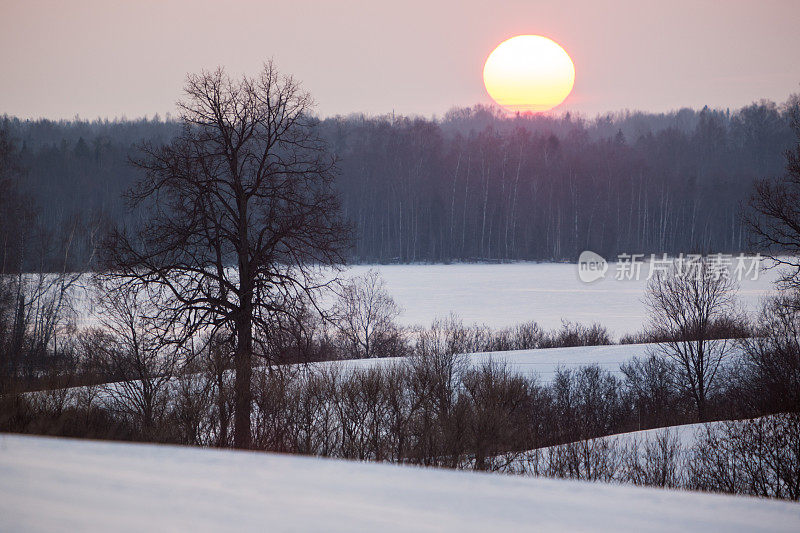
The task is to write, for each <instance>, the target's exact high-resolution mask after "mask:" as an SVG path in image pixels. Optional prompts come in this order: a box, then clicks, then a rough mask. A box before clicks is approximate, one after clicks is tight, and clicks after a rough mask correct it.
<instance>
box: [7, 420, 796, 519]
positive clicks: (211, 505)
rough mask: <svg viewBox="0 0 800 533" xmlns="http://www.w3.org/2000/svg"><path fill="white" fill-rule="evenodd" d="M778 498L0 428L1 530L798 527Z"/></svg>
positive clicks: (790, 509) (793, 507)
mask: <svg viewBox="0 0 800 533" xmlns="http://www.w3.org/2000/svg"><path fill="white" fill-rule="evenodd" d="M798 529H800V505H798V504H796V503H788V502H782V501H773V500H764V499H756V498H745V497H736V496H723V495H715V494H702V493H689V492H681V491H668V490H659V489H648V488H640V487H630V486H612V485H604V484H599V483H585V482H576V481H563V480H549V479H538V478H527V477H517V476H501V475H495V474H479V473H469V472H457V471H450V470H435V469H423V468H418V467H406V466H396V465H386V464H370V463H354V462H345V461H339V460H330V459H319V458H311V457H300V456H287V455H277V454H266V453H252V452H235V451H220V450H209V449H200V448H181V447H172V446H159V445H148V444H121V443H110V442H96V441H80V440H69V439H57V438H46V437H30V436H17V435H0V530H3V531H15V532H16V531H194V532H199V531H444V530H446V531H615V532H618V531H644V530H647V531H704V532H706V531H797V530H798Z"/></svg>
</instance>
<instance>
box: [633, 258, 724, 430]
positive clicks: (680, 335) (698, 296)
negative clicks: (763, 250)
mask: <svg viewBox="0 0 800 533" xmlns="http://www.w3.org/2000/svg"><path fill="white" fill-rule="evenodd" d="M736 290H737V285H736V282H735V281H734V280H733V279H731V278H730V277H728V275H727V273H725V272H720V271H717V270H716V269H715V268H714V267H712V263H711V261H710V260H709V259H707V258H703V259H701V260H700V261H698V262H697V263H696V264H695V265H693V266H692V267H691V268H689V269H684V270H683V271H682V269H680V268H673V269H672V270H671V271H669V272H661V273H659V274H658V275H656V276H654V277H653V278H652V279H651V280H650V282H649V284H648V287H647V294H646V297H645V304H646V306H647V308H648V309H649V311H650V327H651V328H652V333H653V334H654V336H655V337H656V338H658V339H660V342H659V344H658V345H657V348H656V352H658V353H659V354H661V355H663V356H666V357H667V358H668V359H670V360H671V361H672V362H673V363H674V367H675V370H676V376H675V377H676V380H675V381H676V383H677V384H678V385H679V386H680V387H681V388H682V389H683V391H684V392H685V393H687V394H688V395H689V396H690V397H691V398H692V400H693V401H694V403H695V406H696V408H697V416H698V418H699V420H700V421H701V422H702V421H705V420H706V418H707V415H708V409H707V408H708V397H709V395H710V394H711V393H712V392H713V389H714V387H715V386H716V385H717V382H718V379H717V377H718V375H719V371H720V369H721V367H722V364H723V362H724V360H725V358H726V357H727V356H728V355H729V353H730V351H731V348H732V347H733V341H732V340H731V339H728V338H727V337H728V335H727V334H726V331H729V330H731V328H730V325H731V324H736V323H737V320H738V313H737V311H736V307H735V295H736Z"/></svg>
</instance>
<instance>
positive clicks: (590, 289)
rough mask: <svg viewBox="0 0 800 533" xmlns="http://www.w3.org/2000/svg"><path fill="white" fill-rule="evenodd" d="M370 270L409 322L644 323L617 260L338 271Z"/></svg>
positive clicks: (764, 290) (632, 285)
mask: <svg viewBox="0 0 800 533" xmlns="http://www.w3.org/2000/svg"><path fill="white" fill-rule="evenodd" d="M370 269H375V270H377V271H378V272H380V274H381V276H382V277H383V279H384V280H385V282H386V287H387V289H388V291H389V293H390V294H391V296H392V297H393V298H394V299H395V301H396V302H397V303H398V304H399V305H400V306H401V307H402V308H403V312H402V314H401V316H400V317H399V319H398V321H399V322H400V323H401V324H403V325H407V326H411V325H429V324H430V323H431V322H432V321H433V320H434V319H436V318H440V317H446V316H447V315H449V314H450V313H451V312H453V313H456V314H457V315H458V316H459V317H460V318H461V319H462V320H463V321H464V322H465V323H466V324H486V325H487V326H490V327H493V328H500V327H505V326H511V325H514V324H518V323H521V322H527V321H530V320H535V321H536V322H538V323H539V325H541V326H542V327H544V328H546V329H550V328H555V327H558V326H560V325H561V321H562V320H570V321H573V322H581V323H587V324H588V323H591V322H599V323H601V324H603V325H604V326H606V328H608V330H609V331H610V332H611V333H612V335H613V336H614V337H619V336H620V335H624V334H626V333H634V332H637V331H639V330H641V329H642V327H643V326H644V325H645V323H646V321H647V311H646V309H645V307H644V304H643V301H642V300H643V297H644V294H645V288H646V286H647V280H646V275H643V276H642V277H641V278H640V279H639V280H622V281H621V280H617V279H616V276H615V271H616V264H615V263H610V264H609V270H608V274H607V275H606V278H605V279H601V280H598V281H595V282H592V283H584V282H582V281H581V280H580V279H579V278H578V266H577V265H576V264H574V263H524V262H520V263H507V264H489V263H457V264H449V265H444V264H415V265H355V266H352V267H349V268H348V269H347V270H345V271H344V272H342V273H341V274H340V277H342V278H348V277H352V276H359V275H363V274H365V273H366V272H367V271H369V270H370ZM776 278H777V271H776V270H762V271H761V272H760V274H759V277H758V279H757V280H755V281H753V280H749V279H748V280H745V281H742V282H741V283H740V289H739V291H738V300H739V303H740V305H741V307H742V308H743V309H745V310H746V311H748V312H750V313H754V312H756V311H757V310H758V308H759V305H760V302H761V300H762V298H763V297H764V296H765V295H766V294H768V293H769V292H770V291H772V290H773V284H774V281H775V279H776ZM84 294H85V293H84ZM82 300H83V302H82V304H81V305H80V307H81V310H82V312H81V313H80V314H81V316H80V317H79V326H87V325H90V324H91V323H93V321H94V316H93V315H94V310H93V309H92V305H91V303H90V302H89V298H87V297H86V296H85V295H84V296H83V298H82ZM326 300H328V298H326ZM331 301H332V300H331ZM329 303H330V301H329ZM323 305H325V304H324V303H323Z"/></svg>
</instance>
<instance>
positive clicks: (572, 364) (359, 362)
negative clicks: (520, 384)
mask: <svg viewBox="0 0 800 533" xmlns="http://www.w3.org/2000/svg"><path fill="white" fill-rule="evenodd" d="M654 347H655V345H654V344H622V345H620V344H612V345H608V346H576V347H571V348H542V349H537V350H513V351H509V352H484V353H473V354H466V355H464V362H465V363H466V364H468V365H471V366H474V367H477V366H480V365H482V364H484V363H488V362H489V361H492V362H494V363H498V364H503V365H506V366H507V368H508V369H509V370H510V371H512V372H514V373H519V374H522V375H525V376H528V377H533V376H537V377H538V378H539V380H540V382H542V383H548V382H550V381H551V380H552V378H553V376H554V375H555V373H556V370H557V369H558V368H577V367H580V366H585V365H592V364H596V365H598V366H600V367H601V368H603V369H605V370H608V371H609V372H611V373H613V374H617V375H618V376H621V375H622V372H621V371H620V368H619V367H620V365H621V364H622V363H627V362H628V361H630V360H631V359H633V358H635V357H644V356H646V355H647V353H648V351H649V350H652V349H654ZM404 362H405V359H404V358H399V357H389V358H383V359H348V360H343V361H333V362H325V363H314V364H313V366H314V367H318V368H323V367H325V366H326V365H336V366H338V367H339V368H342V369H356V368H360V369H365V368H374V367H385V366H390V365H394V364H402V363H404Z"/></svg>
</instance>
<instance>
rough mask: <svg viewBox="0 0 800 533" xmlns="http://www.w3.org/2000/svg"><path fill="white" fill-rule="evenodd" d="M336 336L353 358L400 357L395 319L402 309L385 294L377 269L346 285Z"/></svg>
mask: <svg viewBox="0 0 800 533" xmlns="http://www.w3.org/2000/svg"><path fill="white" fill-rule="evenodd" d="M336 315H337V318H338V320H337V323H336V328H337V333H338V335H339V337H340V338H341V339H342V340H343V341H344V344H345V348H346V350H347V351H348V352H349V355H350V357H353V358H369V357H385V356H390V355H397V354H396V353H395V352H396V351H397V350H396V348H397V346H398V344H399V343H400V339H399V336H400V332H399V331H398V328H397V326H396V325H395V323H394V320H395V319H396V318H397V317H398V316H399V315H400V307H399V306H398V305H397V304H396V303H395V301H394V300H393V299H392V297H391V296H390V295H389V293H388V292H387V291H386V284H385V282H384V281H383V278H381V275H380V273H378V271H377V270H370V271H369V272H367V273H366V274H364V275H363V276H358V277H355V278H353V279H351V280H349V281H348V282H347V283H345V284H344V286H343V288H342V294H341V297H340V298H339V302H338V305H337V308H336Z"/></svg>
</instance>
